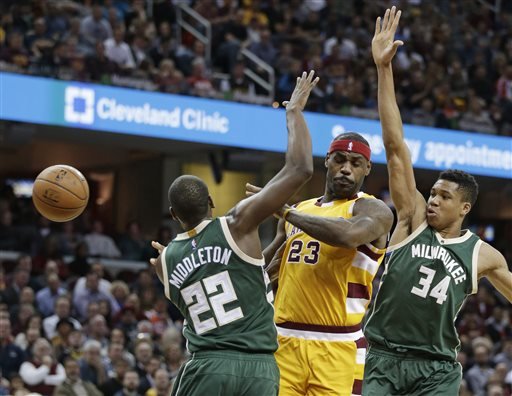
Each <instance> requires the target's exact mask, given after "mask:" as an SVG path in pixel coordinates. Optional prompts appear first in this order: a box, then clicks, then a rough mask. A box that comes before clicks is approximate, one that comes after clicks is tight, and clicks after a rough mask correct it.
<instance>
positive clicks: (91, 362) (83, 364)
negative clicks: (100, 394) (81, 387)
mask: <svg viewBox="0 0 512 396" xmlns="http://www.w3.org/2000/svg"><path fill="white" fill-rule="evenodd" d="M83 350H84V354H83V357H82V358H81V359H80V360H79V361H78V363H79V366H80V378H82V379H83V380H85V381H89V382H92V383H93V384H94V385H95V386H97V387H100V386H101V384H103V383H104V382H105V381H107V379H108V377H107V370H106V369H105V365H104V364H103V361H102V359H101V344H100V343H99V342H98V341H96V340H88V341H86V342H85V344H84V347H83Z"/></svg>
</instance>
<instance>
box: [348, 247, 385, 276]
mask: <svg viewBox="0 0 512 396" xmlns="http://www.w3.org/2000/svg"><path fill="white" fill-rule="evenodd" d="M352 267H356V268H361V269H362V270H365V271H366V272H369V273H370V274H371V275H372V276H374V275H375V274H376V273H377V270H378V269H379V263H378V262H376V261H375V260H372V259H371V258H370V257H368V256H367V255H366V254H364V253H361V252H356V255H355V256H354V259H353V260H352Z"/></svg>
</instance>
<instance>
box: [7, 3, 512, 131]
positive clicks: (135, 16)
mask: <svg viewBox="0 0 512 396" xmlns="http://www.w3.org/2000/svg"><path fill="white" fill-rule="evenodd" d="M177 3H186V4H188V5H190V6H191V7H192V8H193V9H194V10H195V11H196V12H197V13H199V14H200V15H202V16H203V17H204V18H206V19H207V20H208V21H209V22H210V23H211V26H212V40H211V46H210V47H211V56H209V53H210V51H208V50H207V46H205V44H204V43H202V42H201V41H199V40H196V39H195V38H194V36H192V35H190V34H189V33H187V32H186V31H178V29H179V28H178V25H177V23H176V4H177ZM391 3H398V4H399V6H400V7H401V8H402V9H403V10H404V12H403V14H402V21H401V23H400V28H399V31H398V34H397V36H398V37H397V38H398V39H402V40H404V42H405V43H406V45H405V46H404V47H402V48H401V49H400V50H399V53H398V55H397V57H396V62H395V68H394V72H395V74H396V81H397V99H398V102H399V104H400V108H401V111H402V116H403V118H404V121H405V122H408V123H413V124H419V125H426V126H436V127H442V128H449V129H463V130H469V131H477V132H481V133H488V134H502V135H508V136H510V135H512V111H511V110H512V3H511V2H486V1H478V0H438V1H422V0H407V1H406V0H403V1H395V2H392V1H369V0H361V1H336V0H290V1H277V0H258V1H256V0H166V1H164V0H160V1H151V2H147V3H146V2H145V1H143V0H102V1H97V0H82V1H71V0H58V1H57V0H5V1H2V2H1V4H0V15H1V18H0V69H3V70H7V71H12V72H18V73H28V74H35V75H42V76H48V77H54V78H59V79H65V80H78V81H93V82H100V83H103V84H114V85H124V86H130V87H134V88H141V89H147V90H158V91H162V92H171V93H177V94H185V95H195V96H202V97H211V98H222V99H226V100H237V101H246V102H253V103H265V102H266V103H267V104H270V102H272V100H275V101H277V102H280V101H282V100H284V99H288V98H289V95H290V93H291V91H292V90H293V86H294V83H295V77H296V76H297V75H298V74H299V72H301V71H302V70H305V69H315V70H316V71H317V73H318V74H319V75H320V76H321V81H320V84H319V85H318V86H317V87H316V89H315V91H314V92H313V95H312V97H311V99H310V102H309V109H310V110H312V111H319V112H326V113H331V114H340V115H353V116H357V117H366V118H377V109H376V97H377V94H376V72H375V67H374V65H373V61H372V58H371V51H370V43H371V38H372V34H373V29H374V21H375V18H376V16H377V15H380V14H381V13H382V10H383V9H384V7H386V6H388V5H390V4H391ZM495 3H496V4H498V5H499V6H500V8H499V9H498V8H493V7H494V5H495ZM188 22H189V23H191V24H192V25H195V24H196V23H195V22H194V20H192V19H189V20H188ZM196 28H197V29H198V30H201V29H202V28H201V26H199V25H197V26H196ZM178 33H179V34H178ZM179 38H180V40H179V41H178V39H179ZM243 48H246V49H248V50H250V51H252V52H253V53H254V54H256V55H257V56H258V57H259V58H261V59H262V60H263V61H265V62H266V63H268V64H269V65H271V66H272V68H273V69H274V71H275V75H276V78H275V87H274V88H275V97H274V98H268V97H267V96H266V95H267V94H268V92H267V91H265V90H264V89H263V88H262V87H261V86H260V85H256V84H254V82H253V81H251V80H250V79H248V77H247V75H246V74H244V69H246V68H251V69H253V71H254V72H255V73H256V74H260V75H261V76H262V77H265V73H264V72H263V70H262V69H261V68H260V67H258V66H255V65H254V64H252V63H251V62H248V61H246V60H245V58H244V57H242V56H241V55H240V53H241V49H243ZM269 101H270V102H269Z"/></svg>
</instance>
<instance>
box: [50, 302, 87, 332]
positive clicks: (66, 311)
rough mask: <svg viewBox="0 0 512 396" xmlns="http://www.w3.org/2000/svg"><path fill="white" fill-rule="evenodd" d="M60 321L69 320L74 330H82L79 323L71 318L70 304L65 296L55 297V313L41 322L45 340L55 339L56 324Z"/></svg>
mask: <svg viewBox="0 0 512 396" xmlns="http://www.w3.org/2000/svg"><path fill="white" fill-rule="evenodd" d="M61 319H69V321H70V322H71V323H73V326H74V328H75V329H76V330H80V329H81V328H82V325H81V324H80V322H79V321H78V320H76V319H75V318H73V317H71V302H70V300H69V297H67V296H60V297H57V300H56V301H55V313H54V314H53V315H52V316H48V317H47V318H45V319H44V320H43V329H44V333H45V334H46V338H48V339H49V340H51V339H52V338H53V337H55V335H56V328H57V323H59V321H60V320H61Z"/></svg>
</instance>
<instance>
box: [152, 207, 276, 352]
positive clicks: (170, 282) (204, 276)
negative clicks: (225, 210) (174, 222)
mask: <svg viewBox="0 0 512 396" xmlns="http://www.w3.org/2000/svg"><path fill="white" fill-rule="evenodd" d="M161 257H162V269H163V278H164V290H165V295H166V297H167V298H169V299H170V300H171V301H172V302H173V303H174V304H175V305H176V306H177V307H178V308H179V310H180V311H181V313H182V314H183V316H184V317H185V319H186V322H185V324H184V329H183V334H184V336H185V338H186V339H187V348H188V350H189V351H190V352H192V353H194V352H197V351H199V350H201V351H204V350H236V351H240V352H253V353H273V352H274V351H275V350H276V349H277V340H276V339H277V331H276V328H275V325H274V322H273V314H274V309H273V306H272V303H273V294H272V287H271V285H270V281H269V279H268V276H267V274H266V272H265V271H264V270H263V265H264V260H263V258H261V259H256V258H252V257H249V256H248V255H246V254H245V253H244V252H243V251H241V250H240V248H239V247H238V246H237V245H236V243H235V241H234V240H233V237H232V236H231V233H230V230H229V227H228V224H227V220H226V218H225V217H219V218H216V219H214V220H205V221H203V222H202V223H200V224H199V225H198V226H197V227H196V228H194V229H193V230H190V231H188V232H185V233H182V234H179V235H177V236H176V238H175V239H173V240H172V241H171V242H170V243H169V245H168V246H167V247H166V248H165V249H164V251H163V252H162V255H161Z"/></svg>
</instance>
